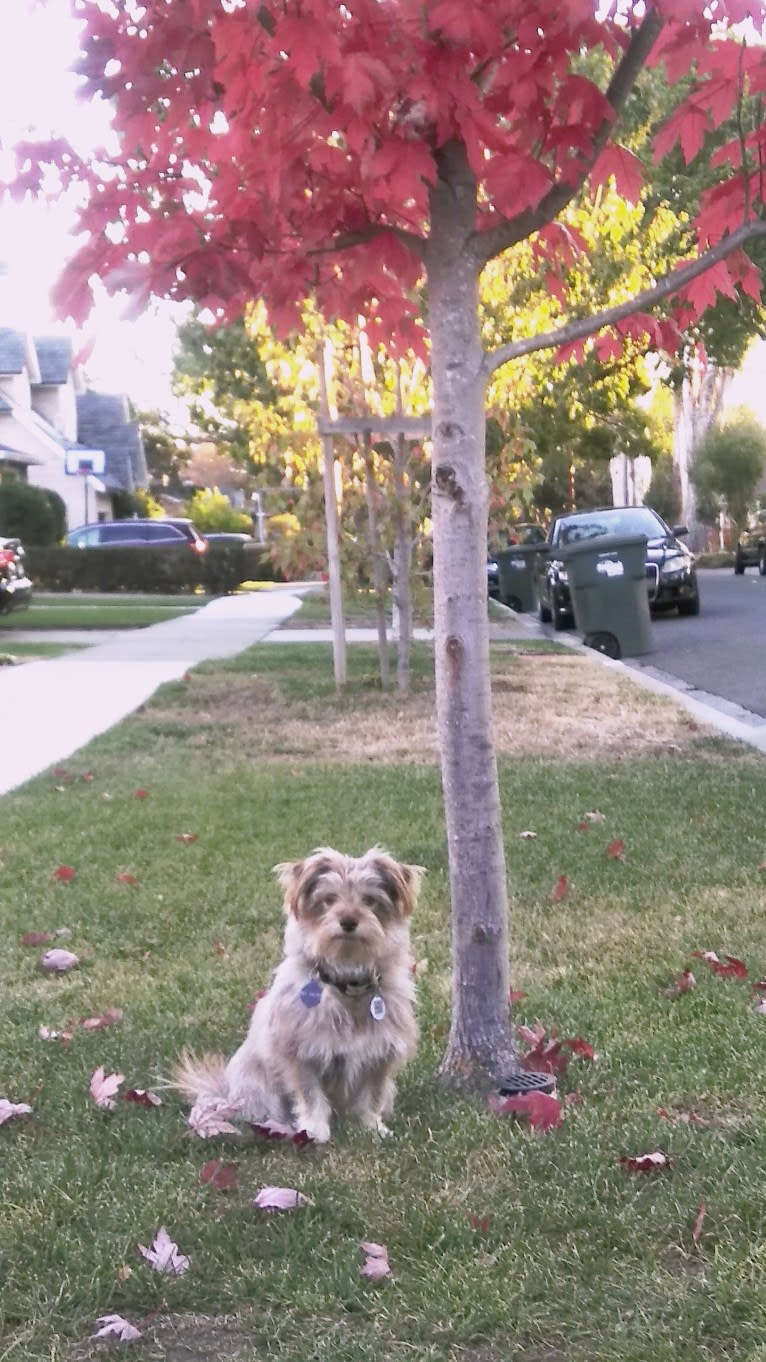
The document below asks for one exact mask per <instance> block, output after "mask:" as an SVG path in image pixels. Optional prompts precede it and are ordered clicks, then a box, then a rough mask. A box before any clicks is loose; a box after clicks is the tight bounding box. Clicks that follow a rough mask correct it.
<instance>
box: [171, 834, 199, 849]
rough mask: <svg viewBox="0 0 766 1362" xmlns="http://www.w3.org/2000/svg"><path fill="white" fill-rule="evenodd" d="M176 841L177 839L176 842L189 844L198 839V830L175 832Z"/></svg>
mask: <svg viewBox="0 0 766 1362" xmlns="http://www.w3.org/2000/svg"><path fill="white" fill-rule="evenodd" d="M176 841H177V842H183V843H184V845H185V846H189V844H190V843H191V842H197V841H199V833H198V832H177V833H176Z"/></svg>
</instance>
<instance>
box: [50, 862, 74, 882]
mask: <svg viewBox="0 0 766 1362" xmlns="http://www.w3.org/2000/svg"><path fill="white" fill-rule="evenodd" d="M76 874H77V871H76V870H74V869H73V868H72V866H71V865H58V866H56V869H55V870H54V872H53V878H54V880H58V881H59V882H60V883H61V884H68V883H69V881H70V880H73V879H74V877H75V875H76Z"/></svg>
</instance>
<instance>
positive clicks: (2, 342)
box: [0, 326, 27, 374]
mask: <svg viewBox="0 0 766 1362" xmlns="http://www.w3.org/2000/svg"><path fill="white" fill-rule="evenodd" d="M26 359H27V354H26V342H25V339H24V335H23V332H21V331H14V330H13V329H12V328H11V327H10V326H0V374H20V373H22V372H23V370H24V366H25V364H26Z"/></svg>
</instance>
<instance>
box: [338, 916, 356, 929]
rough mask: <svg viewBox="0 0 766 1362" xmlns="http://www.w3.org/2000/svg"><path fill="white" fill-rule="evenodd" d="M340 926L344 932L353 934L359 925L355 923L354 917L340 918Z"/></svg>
mask: <svg viewBox="0 0 766 1362" xmlns="http://www.w3.org/2000/svg"><path fill="white" fill-rule="evenodd" d="M340 925H341V927H342V928H343V930H344V932H355V931H356V929H357V927H358V926H359V923H358V922H357V920H356V918H355V917H342V918H341V920H340Z"/></svg>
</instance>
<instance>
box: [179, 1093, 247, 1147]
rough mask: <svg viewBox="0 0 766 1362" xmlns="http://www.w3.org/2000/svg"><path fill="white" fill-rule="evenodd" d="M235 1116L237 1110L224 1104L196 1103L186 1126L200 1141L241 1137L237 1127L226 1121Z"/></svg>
mask: <svg viewBox="0 0 766 1362" xmlns="http://www.w3.org/2000/svg"><path fill="white" fill-rule="evenodd" d="M237 1114H238V1108H237V1107H236V1106H234V1105H229V1104H227V1103H226V1102H213V1103H207V1104H205V1103H202V1102H197V1103H195V1105H194V1106H193V1107H192V1109H191V1111H190V1112H189V1116H188V1119H187V1124H188V1126H189V1129H190V1130H193V1131H194V1134H195V1135H199V1137H200V1139H201V1140H211V1139H213V1138H214V1137H215V1136H216V1135H241V1134H242V1132H241V1130H240V1129H239V1127H238V1126H234V1125H232V1123H231V1121H230V1120H229V1119H228V1117H229V1116H236V1115H237Z"/></svg>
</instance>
